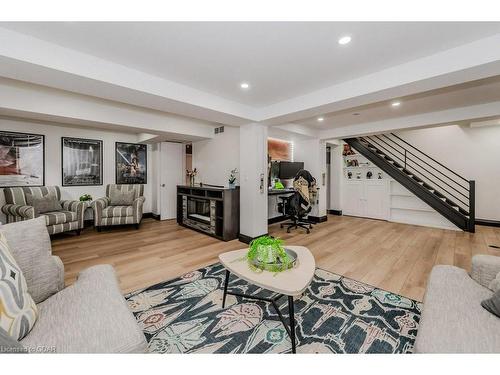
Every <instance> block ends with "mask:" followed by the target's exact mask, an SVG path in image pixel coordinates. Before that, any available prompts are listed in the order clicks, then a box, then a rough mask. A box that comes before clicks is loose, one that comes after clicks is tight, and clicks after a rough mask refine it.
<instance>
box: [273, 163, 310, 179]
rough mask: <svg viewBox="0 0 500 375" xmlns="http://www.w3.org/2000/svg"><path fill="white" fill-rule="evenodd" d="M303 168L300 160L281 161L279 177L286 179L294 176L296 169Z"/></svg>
mask: <svg viewBox="0 0 500 375" xmlns="http://www.w3.org/2000/svg"><path fill="white" fill-rule="evenodd" d="M301 169H304V162H301V161H295V162H292V161H281V162H280V174H279V176H280V179H282V180H288V179H291V178H294V177H295V175H296V174H297V172H298V171H300V170H301Z"/></svg>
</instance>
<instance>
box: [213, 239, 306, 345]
mask: <svg viewBox="0 0 500 375" xmlns="http://www.w3.org/2000/svg"><path fill="white" fill-rule="evenodd" d="M286 248H288V249H290V250H293V251H295V252H296V253H297V259H298V264H297V266H296V267H294V268H292V269H289V270H286V271H283V272H279V273H274V272H269V271H262V272H260V273H259V272H255V271H253V270H252V269H250V267H249V266H248V263H247V262H246V261H245V260H241V259H242V258H244V257H245V256H246V253H247V252H248V248H247V249H241V250H235V251H230V252H227V253H223V254H220V255H219V260H220V262H221V263H222V265H223V266H224V268H225V269H226V280H225V282H224V296H223V297H222V308H224V307H225V304H226V295H228V294H231V295H234V296H238V297H243V298H249V299H257V300H261V301H266V302H270V303H271V304H272V305H273V306H274V308H275V309H276V312H277V313H278V316H279V318H280V320H281V322H282V323H283V325H284V326H285V329H286V331H287V332H288V335H289V336H290V339H291V341H292V353H295V352H296V347H295V316H294V305H293V297H294V296H299V295H301V294H302V293H303V292H304V291H305V290H306V288H307V287H308V286H309V284H310V283H311V280H312V278H313V276H314V271H315V269H316V262H315V261H314V257H313V255H312V254H311V252H310V251H309V250H308V249H307V248H305V247H303V246H286ZM231 273H233V274H235V275H236V276H238V277H239V278H241V279H243V280H245V281H247V282H248V283H250V284H254V285H257V286H259V287H261V288H263V289H267V290H269V291H271V292H275V293H278V296H277V297H275V298H273V299H271V298H263V297H257V296H251V295H247V294H241V293H236V292H231V291H228V290H227V287H228V283H229V277H230V275H231ZM283 296H288V314H289V317H290V326H288V324H287V323H286V321H285V319H284V318H283V315H282V314H281V311H280V310H279V308H278V305H277V304H276V301H277V300H279V299H280V298H281V297H283Z"/></svg>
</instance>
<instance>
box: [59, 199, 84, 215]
mask: <svg viewBox="0 0 500 375" xmlns="http://www.w3.org/2000/svg"><path fill="white" fill-rule="evenodd" d="M59 203H61V206H62V208H63V210H65V211H73V212H78V211H79V210H81V209H83V207H84V206H85V203H84V202H81V201H76V200H75V201H59Z"/></svg>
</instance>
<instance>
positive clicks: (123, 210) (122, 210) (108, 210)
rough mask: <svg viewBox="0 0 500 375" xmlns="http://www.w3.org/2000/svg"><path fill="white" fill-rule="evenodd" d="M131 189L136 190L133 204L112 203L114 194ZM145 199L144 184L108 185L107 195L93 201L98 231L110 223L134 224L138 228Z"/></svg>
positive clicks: (95, 223)
mask: <svg viewBox="0 0 500 375" xmlns="http://www.w3.org/2000/svg"><path fill="white" fill-rule="evenodd" d="M130 191H134V194H133V195H134V196H133V201H132V202H130V203H131V204H129V205H112V201H113V195H114V194H120V193H121V192H130ZM145 200H146V198H144V185H115V184H110V185H107V186H106V196H105V197H104V198H99V199H97V200H95V201H94V202H93V203H92V207H93V209H94V226H95V227H96V229H97V230H98V231H100V230H101V227H105V226H110V225H124V224H134V225H135V226H136V228H139V225H140V223H141V220H142V213H143V206H144V202H145Z"/></svg>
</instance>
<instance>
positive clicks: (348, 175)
mask: <svg viewBox="0 0 500 375" xmlns="http://www.w3.org/2000/svg"><path fill="white" fill-rule="evenodd" d="M347 178H348V179H349V180H350V179H351V178H352V172H351V171H348V172H347Z"/></svg>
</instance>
